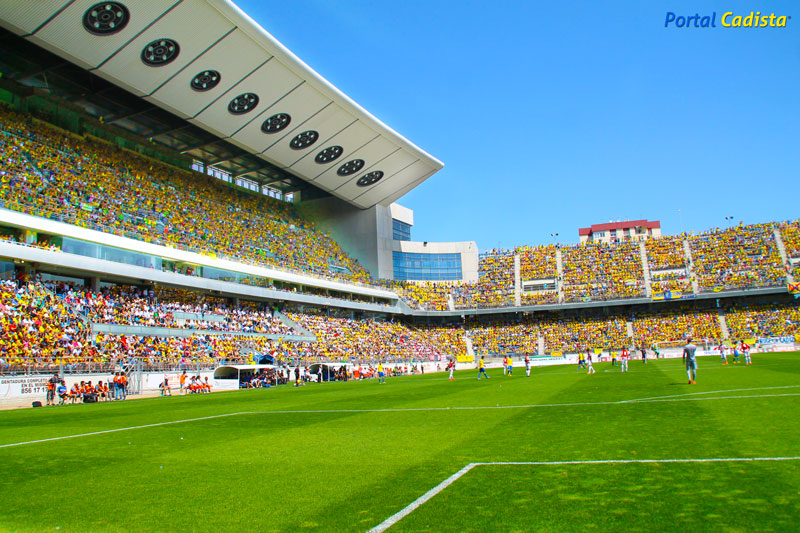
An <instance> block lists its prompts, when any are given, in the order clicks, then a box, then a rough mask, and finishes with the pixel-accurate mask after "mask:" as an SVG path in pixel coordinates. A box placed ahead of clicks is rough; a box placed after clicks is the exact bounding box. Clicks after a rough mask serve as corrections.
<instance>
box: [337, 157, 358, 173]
mask: <svg viewBox="0 0 800 533" xmlns="http://www.w3.org/2000/svg"><path fill="white" fill-rule="evenodd" d="M362 168H364V160H363V159H353V160H351V161H348V162H347V163H345V164H344V165H342V166H340V167H339V170H337V171H336V173H337V174H339V175H340V176H349V175H350V174H355V173H356V172H358V171H359V170H361V169H362Z"/></svg>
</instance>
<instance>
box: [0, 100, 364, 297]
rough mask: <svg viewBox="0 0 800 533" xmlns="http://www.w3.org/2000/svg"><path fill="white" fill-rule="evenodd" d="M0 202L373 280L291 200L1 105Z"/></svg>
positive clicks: (215, 252) (222, 252) (161, 239)
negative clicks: (241, 189)
mask: <svg viewBox="0 0 800 533" xmlns="http://www.w3.org/2000/svg"><path fill="white" fill-rule="evenodd" d="M0 155H2V156H3V157H2V159H0V180H1V181H2V183H0V201H2V202H3V204H4V205H5V207H7V208H9V209H14V210H19V211H23V212H25V213H30V214H34V215H38V216H42V217H46V218H55V219H59V220H63V221H65V222H68V223H71V224H75V225H78V226H82V227H89V228H93V229H98V230H101V231H104V232H107V233H113V234H116V235H124V236H127V237H132V238H136V239H140V240H143V241H146V242H153V243H157V244H163V245H168V246H170V245H171V246H183V247H185V248H187V249H190V250H193V251H197V252H200V253H204V254H207V255H211V256H225V257H230V258H233V259H235V260H240V261H246V262H252V263H257V264H264V265H267V266H272V267H275V266H277V267H280V268H289V269H293V270H298V271H303V272H307V273H311V274H316V275H321V276H325V277H331V278H343V279H346V280H350V281H360V282H367V281H369V279H370V278H369V274H368V273H367V272H366V271H365V270H364V269H363V268H362V267H361V266H360V265H359V264H358V263H357V261H355V260H354V259H352V258H351V257H350V256H348V255H347V254H346V253H345V252H344V251H343V250H342V248H341V247H340V246H339V245H338V244H337V243H336V242H335V241H334V240H333V239H332V238H331V237H330V236H329V235H328V234H327V233H323V232H322V231H320V230H318V229H316V228H315V226H314V224H313V223H312V222H311V221H310V220H308V219H306V218H305V217H303V216H301V215H300V214H299V213H298V211H297V210H296V209H295V208H294V206H292V205H291V204H289V203H287V202H282V201H278V200H274V199H272V198H268V197H267V196H264V195H255V194H249V193H244V192H239V191H237V190H234V189H232V188H230V187H228V186H226V185H224V184H222V183H221V182H220V181H219V180H217V179H215V178H212V177H209V176H206V175H204V174H200V173H195V172H190V171H188V170H186V171H183V170H179V169H177V168H174V167H171V166H168V165H165V164H162V163H160V162H156V161H154V160H150V159H145V158H144V157H142V156H139V155H137V154H135V153H133V152H127V151H124V150H121V149H119V148H117V147H114V146H112V145H109V144H106V143H104V142H102V141H99V140H95V139H92V138H89V137H86V138H81V137H77V136H74V135H71V134H67V133H63V132H61V131H60V130H56V129H55V128H51V127H49V126H47V125H44V124H43V123H40V122H38V121H33V120H32V119H31V118H30V117H26V116H23V115H19V114H17V113H15V112H13V111H10V110H6V109H4V108H2V107H0Z"/></svg>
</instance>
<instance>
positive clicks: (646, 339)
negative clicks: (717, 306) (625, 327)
mask: <svg viewBox="0 0 800 533" xmlns="http://www.w3.org/2000/svg"><path fill="white" fill-rule="evenodd" d="M631 322H632V326H633V339H634V341H635V342H636V344H637V345H639V346H644V347H646V348H649V347H651V346H653V345H655V344H656V343H675V344H680V343H681V342H682V341H684V340H685V339H687V338H692V339H697V340H700V339H706V340H711V341H713V340H714V339H721V338H722V330H721V329H720V324H719V313H718V312H716V311H697V310H694V309H692V308H690V307H688V306H687V307H682V308H680V309H670V310H668V311H649V312H647V313H637V314H635V315H634V316H633V317H632V318H631Z"/></svg>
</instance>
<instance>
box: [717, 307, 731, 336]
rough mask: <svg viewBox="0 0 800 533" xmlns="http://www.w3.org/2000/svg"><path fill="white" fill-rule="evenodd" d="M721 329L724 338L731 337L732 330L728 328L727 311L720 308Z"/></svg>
mask: <svg viewBox="0 0 800 533" xmlns="http://www.w3.org/2000/svg"><path fill="white" fill-rule="evenodd" d="M719 329H720V331H721V332H722V338H723V339H729V338H730V337H731V332H730V330H729V329H728V320H727V319H726V318H725V313H724V312H723V311H722V309H720V310H719Z"/></svg>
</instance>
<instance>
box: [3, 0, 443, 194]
mask: <svg viewBox="0 0 800 533" xmlns="http://www.w3.org/2000/svg"><path fill="white" fill-rule="evenodd" d="M0 25H2V26H3V27H5V28H6V29H8V30H10V31H11V32H13V33H15V34H16V35H18V36H21V37H22V38H24V39H25V40H26V41H28V42H29V43H33V44H35V45H37V46H38V47H42V48H44V49H46V50H49V51H50V52H52V53H54V54H56V55H57V56H59V57H60V58H63V59H66V60H67V62H68V63H66V64H64V63H59V62H52V61H51V62H50V63H56V64H43V65H42V64H39V65H37V64H33V65H31V67H30V71H29V72H24V73H21V74H20V81H22V76H23V75H24V76H25V77H26V78H28V79H29V82H28V84H33V85H35V83H31V82H30V79H36V78H37V77H41V76H43V75H45V74H48V73H49V74H50V75H51V78H52V77H56V78H58V77H59V75H58V71H61V72H60V73H61V78H62V84H61V87H60V89H61V90H62V91H65V92H66V94H67V95H69V91H67V90H66V87H67V85H68V84H70V83H72V84H74V83H75V79H74V78H75V76H74V75H69V73H70V72H71V70H70V69H74V66H76V65H77V66H78V67H80V69H81V70H83V71H88V72H89V73H91V75H93V76H92V78H94V76H95V75H96V76H97V77H99V78H102V79H103V80H107V81H108V82H111V84H113V85H114V86H116V87H118V88H120V89H121V90H122V91H121V92H123V93H125V94H128V93H130V94H128V97H127V98H125V97H118V98H116V99H114V98H110V94H111V93H114V91H113V90H110V89H109V88H102V87H101V88H100V89H99V90H97V87H96V86H98V85H100V86H102V84H97V83H94V82H91V83H88V84H87V83H84V84H83V87H82V88H83V89H87V85H89V86H90V88H91V89H92V90H91V91H86V90H84V91H83V92H80V90H79V89H78V88H73V89H72V90H73V93H76V94H79V95H82V96H83V99H84V100H88V102H85V103H86V104H87V106H85V107H91V106H92V105H94V107H95V108H96V109H95V110H94V112H95V114H100V115H101V116H104V118H106V122H114V123H115V124H116V125H119V126H121V127H124V128H126V129H129V130H131V131H134V132H136V133H137V134H139V135H143V136H145V137H152V138H154V140H157V141H158V142H161V143H163V144H166V145H168V146H170V147H172V148H174V149H177V150H180V151H183V152H184V153H186V154H188V155H192V156H195V157H198V158H201V159H204V160H205V162H206V163H207V164H209V165H211V164H214V165H216V166H220V167H222V168H225V165H226V164H227V165H228V168H231V169H232V170H233V172H232V174H234V175H236V176H246V177H249V178H253V179H255V181H258V182H260V183H262V184H269V185H270V186H273V185H272V184H273V183H278V184H281V183H283V185H284V187H280V186H279V187H277V188H283V189H287V188H289V187H292V186H295V188H298V187H296V185H297V183H296V180H294V181H295V183H292V182H293V177H295V176H296V177H299V178H301V179H302V180H303V181H305V182H307V183H309V184H311V185H313V186H314V187H316V188H319V189H322V190H323V191H327V192H329V193H331V194H333V195H335V196H338V197H339V198H342V199H343V200H346V201H348V202H350V203H352V204H354V205H356V206H358V207H362V208H366V207H371V206H373V205H375V204H383V205H388V204H389V203H391V202H393V201H395V200H397V199H398V198H400V197H401V196H403V195H404V194H405V193H407V192H408V191H410V190H411V189H413V188H414V187H416V186H417V185H418V184H420V183H422V182H423V181H424V180H426V179H427V178H429V177H430V176H431V175H433V174H434V173H435V172H437V171H438V170H439V169H441V168H442V166H443V164H442V163H441V162H440V161H438V160H437V159H435V158H434V157H432V156H430V155H429V154H427V153H426V152H424V151H423V150H421V149H420V148H418V147H417V146H415V145H414V144H413V143H411V142H410V141H408V140H407V139H405V138H404V137H402V136H401V135H399V134H398V133H397V132H395V131H394V130H392V129H391V128H389V127H388V126H386V125H385V124H383V123H382V122H381V121H380V120H378V119H377V118H375V117H374V116H372V115H371V114H370V113H368V112H367V111H366V110H364V109H363V108H362V107H360V106H359V105H358V104H356V103H355V102H353V101H352V100H351V99H350V98H348V97H347V96H346V95H344V94H343V93H342V92H341V91H339V90H338V89H336V88H335V87H334V86H333V85H331V84H330V83H329V82H327V81H326V80H325V79H323V78H322V77H321V76H320V75H319V74H317V73H316V72H315V71H314V70H312V69H311V68H310V67H309V66H308V65H306V64H305V63H303V62H302V61H301V60H300V59H299V58H297V57H296V56H295V55H294V54H292V53H291V52H290V51H289V50H287V49H286V48H285V47H284V46H283V45H282V44H281V43H279V42H278V41H277V40H276V39H275V38H274V37H272V36H271V35H270V34H269V33H267V32H266V31H265V30H264V29H263V28H262V27H261V26H259V25H258V24H257V23H256V22H255V21H253V20H252V19H251V18H250V17H248V16H247V15H246V14H245V13H243V12H242V11H241V10H240V9H239V8H238V7H237V6H235V5H234V4H233V3H231V2H230V1H228V0H170V1H168V2H165V1H163V0H123V1H122V2H113V1H112V2H102V3H95V2H92V1H86V0H72V1H68V0H38V1H36V2H0ZM45 63H46V62H45ZM73 74H74V73H73ZM83 77H84V78H86V75H85V74H83ZM40 79H41V78H40ZM90 81H91V80H90ZM48 86H49V82H48ZM87 92H88V93H89V94H87ZM130 95H133V96H132V97H131V96H130ZM117 96H120V95H117ZM114 106H116V109H114ZM109 107H111V109H109ZM104 112H110V115H102V113H104ZM199 132H202V133H204V134H205V135H202V134H198V133H199ZM178 133H180V134H182V135H183V138H181V137H180V136H179V135H177V134H178ZM193 134H194V135H193Z"/></svg>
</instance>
